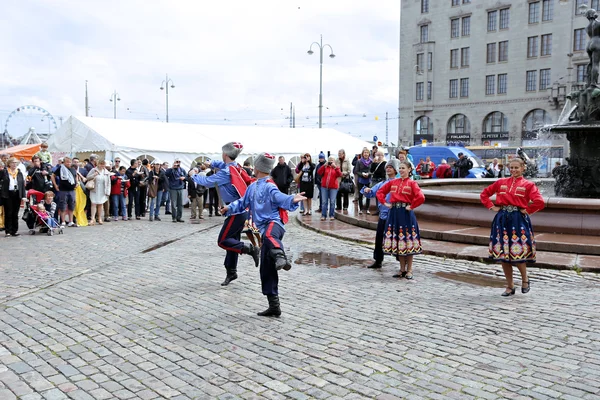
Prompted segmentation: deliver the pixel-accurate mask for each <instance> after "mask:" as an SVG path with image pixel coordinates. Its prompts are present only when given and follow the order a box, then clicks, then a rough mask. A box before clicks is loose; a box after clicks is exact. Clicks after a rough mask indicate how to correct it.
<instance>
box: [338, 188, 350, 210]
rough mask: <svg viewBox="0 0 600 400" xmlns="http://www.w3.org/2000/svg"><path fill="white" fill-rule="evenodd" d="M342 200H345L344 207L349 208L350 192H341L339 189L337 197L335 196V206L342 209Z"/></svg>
mask: <svg viewBox="0 0 600 400" xmlns="http://www.w3.org/2000/svg"><path fill="white" fill-rule="evenodd" d="M342 200H343V208H348V203H349V201H348V193H341V192H340V191H339V190H338V193H337V197H336V198H335V208H336V209H337V210H340V209H341V208H342Z"/></svg>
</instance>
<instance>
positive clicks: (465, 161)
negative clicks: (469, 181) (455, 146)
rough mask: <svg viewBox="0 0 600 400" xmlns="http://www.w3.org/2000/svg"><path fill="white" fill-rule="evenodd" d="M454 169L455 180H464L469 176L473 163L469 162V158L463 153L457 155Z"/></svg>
mask: <svg viewBox="0 0 600 400" xmlns="http://www.w3.org/2000/svg"><path fill="white" fill-rule="evenodd" d="M454 168H455V170H454V174H455V176H454V177H455V178H466V177H467V176H468V175H469V170H471V168H473V161H471V160H469V157H467V156H465V155H464V154H463V153H458V160H457V161H456V164H455V165H454Z"/></svg>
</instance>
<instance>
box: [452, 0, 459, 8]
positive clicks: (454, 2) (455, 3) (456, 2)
mask: <svg viewBox="0 0 600 400" xmlns="http://www.w3.org/2000/svg"><path fill="white" fill-rule="evenodd" d="M454 6H460V0H452V7H454Z"/></svg>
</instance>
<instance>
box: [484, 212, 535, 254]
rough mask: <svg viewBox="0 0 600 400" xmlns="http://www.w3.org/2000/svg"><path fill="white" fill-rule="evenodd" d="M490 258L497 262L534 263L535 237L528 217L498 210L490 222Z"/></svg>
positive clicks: (518, 213) (519, 213)
mask: <svg viewBox="0 0 600 400" xmlns="http://www.w3.org/2000/svg"><path fill="white" fill-rule="evenodd" d="M489 251H490V258H491V259H493V260H494V261H497V262H504V263H513V264H517V263H523V262H535V237H534V234H533V228H532V227H531V219H530V218H529V215H525V214H523V213H521V212H520V211H512V212H510V211H507V210H500V211H498V213H497V214H496V216H495V217H494V221H492V232H491V233H490V246H489Z"/></svg>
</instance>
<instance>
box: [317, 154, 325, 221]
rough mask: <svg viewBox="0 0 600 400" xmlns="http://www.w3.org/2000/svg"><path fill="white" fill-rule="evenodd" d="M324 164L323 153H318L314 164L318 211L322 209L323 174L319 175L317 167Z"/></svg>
mask: <svg viewBox="0 0 600 400" xmlns="http://www.w3.org/2000/svg"><path fill="white" fill-rule="evenodd" d="M324 165H325V153H323V152H320V153H319V162H318V163H317V165H315V184H316V185H317V190H318V191H319V193H318V196H319V209H318V210H317V212H318V213H320V212H321V210H322V209H323V199H322V198H321V180H322V179H323V175H319V168H321V167H322V166H324Z"/></svg>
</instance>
